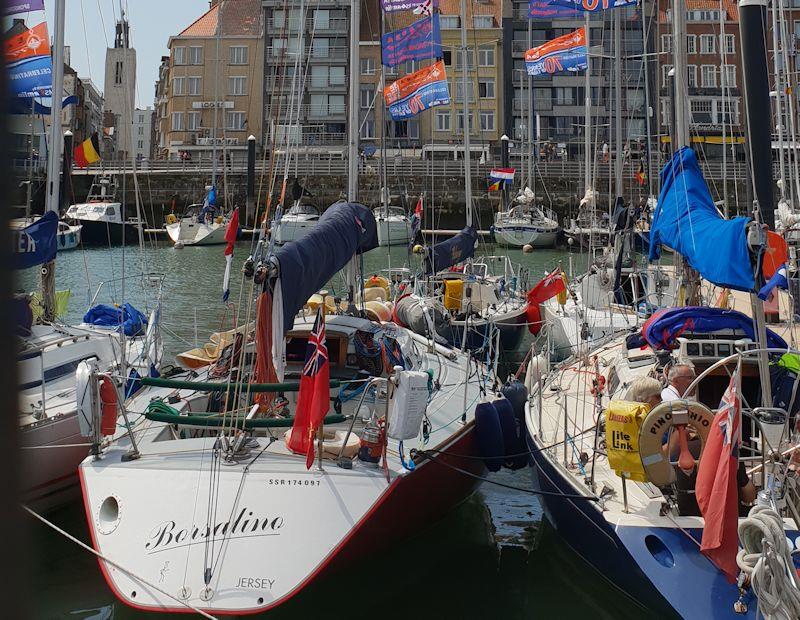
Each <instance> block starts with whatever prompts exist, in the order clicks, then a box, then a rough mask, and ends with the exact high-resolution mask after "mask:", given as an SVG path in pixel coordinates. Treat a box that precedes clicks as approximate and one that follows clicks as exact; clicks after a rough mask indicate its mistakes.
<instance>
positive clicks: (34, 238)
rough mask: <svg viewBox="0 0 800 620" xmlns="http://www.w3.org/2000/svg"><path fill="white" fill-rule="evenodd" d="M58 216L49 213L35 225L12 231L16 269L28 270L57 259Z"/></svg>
mask: <svg viewBox="0 0 800 620" xmlns="http://www.w3.org/2000/svg"><path fill="white" fill-rule="evenodd" d="M57 234H58V216H57V215H56V214H55V213H54V212H53V211H48V212H47V213H45V214H44V215H43V216H42V217H40V218H39V219H38V220H36V221H35V222H34V223H33V224H30V225H28V226H26V227H25V228H19V229H16V230H12V231H11V237H12V243H13V247H14V263H13V264H14V269H27V268H28V267H33V266H35V265H42V264H44V263H47V262H49V261H51V260H55V258H56V249H57V243H56V237H57Z"/></svg>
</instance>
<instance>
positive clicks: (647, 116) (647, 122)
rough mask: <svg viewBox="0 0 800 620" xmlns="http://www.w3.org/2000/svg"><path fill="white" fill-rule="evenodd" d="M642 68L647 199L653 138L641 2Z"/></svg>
mask: <svg viewBox="0 0 800 620" xmlns="http://www.w3.org/2000/svg"><path fill="white" fill-rule="evenodd" d="M641 20H642V52H643V54H642V68H643V69H644V124H645V134H646V136H647V140H646V142H645V147H644V152H645V157H646V158H647V166H646V167H645V171H646V173H647V193H648V197H649V196H653V175H652V172H651V170H650V165H651V161H650V159H651V158H650V140H651V138H652V136H653V134H652V129H653V128H652V127H651V126H650V55H649V54H648V47H649V45H648V41H649V37H648V34H647V11H646V10H645V5H644V2H642V16H641Z"/></svg>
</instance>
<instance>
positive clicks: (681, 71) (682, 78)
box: [672, 0, 689, 151]
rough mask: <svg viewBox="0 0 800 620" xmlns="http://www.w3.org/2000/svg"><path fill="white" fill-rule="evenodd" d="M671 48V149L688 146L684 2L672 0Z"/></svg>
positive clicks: (675, 149) (682, 0)
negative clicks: (672, 110) (672, 55)
mask: <svg viewBox="0 0 800 620" xmlns="http://www.w3.org/2000/svg"><path fill="white" fill-rule="evenodd" d="M672 49H673V54H674V64H673V67H672V70H673V72H674V74H673V75H674V78H673V85H674V94H673V98H672V99H673V107H674V110H675V117H674V118H673V119H672V126H673V127H674V130H673V133H674V134H675V135H674V138H675V144H673V145H672V146H673V150H674V151H677V150H678V149H679V148H681V147H682V146H689V113H688V110H687V107H686V106H687V105H688V100H689V97H688V92H687V88H688V83H689V82H688V80H687V77H686V3H685V2H684V0H672Z"/></svg>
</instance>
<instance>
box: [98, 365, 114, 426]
mask: <svg viewBox="0 0 800 620" xmlns="http://www.w3.org/2000/svg"><path fill="white" fill-rule="evenodd" d="M99 382H100V433H101V434H102V435H103V436H108V435H113V434H114V433H115V432H116V431H117V400H118V396H117V388H116V386H115V385H114V382H113V381H112V380H111V378H110V377H106V376H105V375H103V376H101V377H100V381H99Z"/></svg>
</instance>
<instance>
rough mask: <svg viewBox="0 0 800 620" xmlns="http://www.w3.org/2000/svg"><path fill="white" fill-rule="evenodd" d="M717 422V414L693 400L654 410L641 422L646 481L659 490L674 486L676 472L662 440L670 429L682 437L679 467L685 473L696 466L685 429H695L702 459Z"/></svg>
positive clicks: (668, 402)
mask: <svg viewBox="0 0 800 620" xmlns="http://www.w3.org/2000/svg"><path fill="white" fill-rule="evenodd" d="M713 421H714V412H713V411H711V410H710V409H709V408H708V407H706V406H705V405H704V404H702V403H699V402H697V401H693V400H671V401H667V402H663V403H661V404H660V405H658V406H656V407H654V408H653V410H652V411H651V412H650V413H648V414H647V417H646V418H645V419H644V420H643V421H642V425H641V428H640V429H639V456H640V457H641V459H642V466H643V467H644V470H645V472H646V473H647V479H648V480H649V481H650V482H652V483H653V484H655V485H656V486H659V487H664V486H668V485H670V484H672V483H674V482H675V480H676V475H675V470H674V469H673V468H672V464H671V463H670V460H669V455H665V454H664V452H663V451H662V439H663V437H664V434H665V433H666V432H667V431H669V429H671V428H673V427H675V429H676V431H677V432H678V433H679V442H680V448H681V455H680V457H679V460H678V465H679V467H680V468H681V469H683V470H684V471H687V472H688V471H691V470H692V469H693V468H694V467H696V466H697V462H698V461H696V460H695V459H694V457H693V456H692V455H691V454H690V453H689V449H688V439H687V436H686V427H687V426H690V427H692V428H693V429H694V430H695V432H696V433H697V435H698V437H699V438H700V446H701V447H700V455H701V457H702V454H703V450H704V449H705V447H706V440H707V439H708V433H709V431H710V430H711V424H712V423H713Z"/></svg>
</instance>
